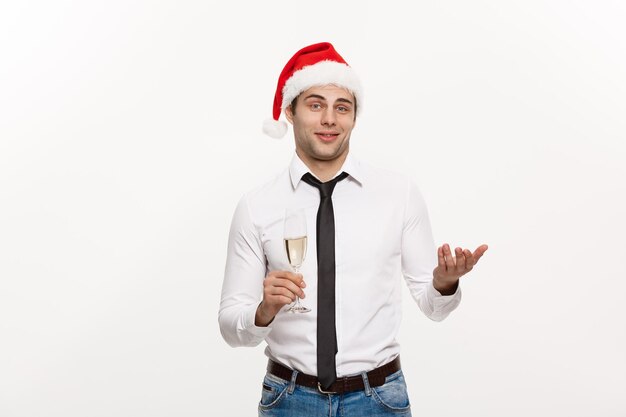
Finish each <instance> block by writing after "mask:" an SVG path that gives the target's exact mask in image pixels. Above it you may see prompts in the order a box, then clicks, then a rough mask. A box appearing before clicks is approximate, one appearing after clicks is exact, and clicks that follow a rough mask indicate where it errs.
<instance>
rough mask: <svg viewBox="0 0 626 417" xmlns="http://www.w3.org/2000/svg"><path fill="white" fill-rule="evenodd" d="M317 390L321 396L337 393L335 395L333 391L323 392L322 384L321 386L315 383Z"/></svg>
mask: <svg viewBox="0 0 626 417" xmlns="http://www.w3.org/2000/svg"><path fill="white" fill-rule="evenodd" d="M317 390H318V391H319V392H321V393H322V394H337V393H336V392H334V391H324V390H323V389H322V384H321V383H319V382H318V383H317Z"/></svg>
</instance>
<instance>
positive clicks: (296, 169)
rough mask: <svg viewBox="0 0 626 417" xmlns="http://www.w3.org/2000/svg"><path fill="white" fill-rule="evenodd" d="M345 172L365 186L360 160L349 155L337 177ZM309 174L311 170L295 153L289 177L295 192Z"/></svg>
mask: <svg viewBox="0 0 626 417" xmlns="http://www.w3.org/2000/svg"><path fill="white" fill-rule="evenodd" d="M344 171H345V172H347V173H348V174H349V175H350V177H349V178H351V179H353V180H355V181H356V182H358V183H359V184H361V185H362V184H363V172H362V169H361V163H360V161H359V160H358V159H356V158H354V157H352V156H351V154H350V153H348V156H347V157H346V160H345V161H344V162H343V165H342V167H341V169H339V171H337V174H336V175H335V176H337V175H339V174H341V173H342V172H344ZM307 172H311V171H310V170H309V167H307V166H306V164H305V163H304V162H302V159H300V157H299V156H298V154H297V153H295V152H294V154H293V158H292V159H291V164H290V165H289V176H290V177H291V185H292V186H293V188H294V190H295V189H296V187H297V186H298V184H299V183H300V180H301V179H302V176H303V175H304V174H306V173H307ZM311 175H313V176H315V174H313V173H312V172H311ZM318 179H319V178H318Z"/></svg>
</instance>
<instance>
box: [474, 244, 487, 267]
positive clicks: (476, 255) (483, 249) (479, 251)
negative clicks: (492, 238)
mask: <svg viewBox="0 0 626 417" xmlns="http://www.w3.org/2000/svg"><path fill="white" fill-rule="evenodd" d="M487 249H489V246H487V245H480V246H479V247H478V248H476V250H475V251H474V263H478V260H479V259H480V258H481V257H482V256H483V255H484V254H485V252H486V251H487Z"/></svg>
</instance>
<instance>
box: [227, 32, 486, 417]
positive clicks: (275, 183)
mask: <svg viewBox="0 0 626 417" xmlns="http://www.w3.org/2000/svg"><path fill="white" fill-rule="evenodd" d="M362 103H363V97H362V92H361V88H360V84H359V81H358V79H357V77H356V75H355V73H354V71H353V70H352V69H351V68H350V67H349V66H348V65H347V64H346V62H345V60H344V59H343V58H342V57H341V56H340V55H339V54H338V53H337V52H336V51H335V49H334V48H333V46H332V45H331V44H329V43H320V44H315V45H310V46H308V47H305V48H303V49H301V50H300V51H298V52H297V53H296V54H295V55H294V56H293V57H292V58H291V59H290V60H289V62H288V63H287V65H286V66H285V68H284V69H283V71H282V73H281V75H280V77H279V80H278V86H277V90H276V94H275V98H274V108H273V120H270V121H269V122H266V124H265V126H264V131H265V132H266V133H268V134H270V135H272V136H274V137H280V136H282V135H284V134H285V132H286V124H284V122H282V123H281V122H279V121H278V119H279V117H280V115H281V113H282V112H284V114H285V116H286V118H287V120H288V121H289V122H290V123H291V124H292V125H293V132H294V139H295V145H296V154H295V155H294V157H293V159H292V161H291V164H290V166H289V167H288V169H287V170H286V171H285V172H284V173H282V174H281V175H279V176H278V177H276V178H275V179H273V180H272V181H270V182H269V183H267V184H266V185H264V186H262V187H260V188H258V189H256V190H254V191H251V192H250V193H248V194H246V195H245V196H244V197H243V198H242V199H241V201H240V202H239V205H238V207H237V209H236V211H235V214H234V217H233V221H232V226H231V230H230V238H229V245H228V258H227V261H226V271H225V277H224V284H223V288H222V300H221V305H220V313H219V323H220V328H221V331H222V335H223V337H224V339H225V340H226V341H227V342H228V343H229V344H230V345H231V346H256V345H258V344H259V343H260V342H261V341H263V340H265V341H266V342H267V348H266V350H265V353H266V355H267V356H268V358H269V363H268V372H267V374H266V376H265V379H264V381H263V388H262V398H261V401H260V404H259V415H268V416H322V415H323V416H329V415H332V416H335V415H346V416H385V415H394V416H398V415H404V416H410V415H411V412H410V405H409V399H408V395H407V391H406V385H405V382H404V377H403V375H402V370H401V369H400V362H399V345H398V343H397V341H396V335H397V332H398V329H399V325H400V316H401V311H400V310H401V308H400V301H401V292H400V291H401V288H400V283H399V278H400V276H404V279H405V281H406V284H407V285H408V287H409V290H410V292H411V295H412V296H413V298H414V299H415V301H416V302H417V304H418V306H419V308H420V309H421V310H422V311H423V312H424V314H426V316H428V317H429V318H431V319H433V320H437V321H438V320H443V319H444V318H445V317H446V316H447V315H448V314H449V313H450V312H451V311H452V310H454V309H455V308H456V307H457V306H458V304H459V302H460V299H461V290H460V288H459V285H458V282H459V278H460V277H461V276H462V275H464V274H465V273H467V272H468V271H470V270H471V269H472V268H473V267H474V265H475V264H476V262H478V260H479V259H480V257H481V256H482V255H483V254H484V252H485V251H486V250H487V246H486V245H482V246H480V247H479V248H477V249H476V250H475V251H474V252H471V251H470V250H468V249H461V248H456V250H455V253H454V254H453V253H452V251H451V249H450V247H449V245H448V244H444V245H443V246H441V247H439V248H437V249H435V246H434V242H433V237H432V232H431V229H430V222H429V218H428V213H427V209H426V205H425V203H424V200H423V199H422V196H421V194H420V193H419V190H418V189H417V187H415V186H414V185H413V184H412V183H411V181H409V180H408V179H406V178H405V177H404V176H401V175H398V174H395V173H391V172H387V171H385V170H380V169H376V168H373V167H371V166H369V165H367V164H365V163H363V162H360V161H358V160H357V159H355V158H353V157H352V156H351V155H350V154H349V148H350V135H351V133H352V129H353V128H354V126H355V123H356V117H357V113H358V110H359V108H360V107H361V106H362ZM286 209H302V210H303V211H304V213H305V217H306V223H307V225H308V226H307V229H308V230H309V231H310V232H309V233H307V239H308V243H309V249H308V250H309V254H308V256H306V258H305V260H304V262H303V264H302V267H301V268H302V269H301V272H302V273H301V274H299V273H295V272H293V271H292V270H291V268H290V267H289V261H288V257H287V254H286V252H285V239H284V238H285V236H284V229H283V228H284V218H285V210H286ZM313 231H314V232H313ZM297 297H300V298H302V299H303V300H302V303H303V304H304V305H305V306H306V307H307V308H309V309H310V310H311V311H310V312H306V313H301V314H300V313H291V312H289V311H287V310H288V307H287V306H288V305H289V304H291V303H293V302H294V301H295V300H296V299H297Z"/></svg>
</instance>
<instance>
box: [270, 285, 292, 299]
mask: <svg viewBox="0 0 626 417" xmlns="http://www.w3.org/2000/svg"><path fill="white" fill-rule="evenodd" d="M270 291H271V292H270V294H271V296H272V297H287V298H289V299H290V300H291V301H290V302H293V301H296V294H295V293H294V292H292V291H290V290H289V289H288V288H286V287H272V289H271V290H270Z"/></svg>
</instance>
